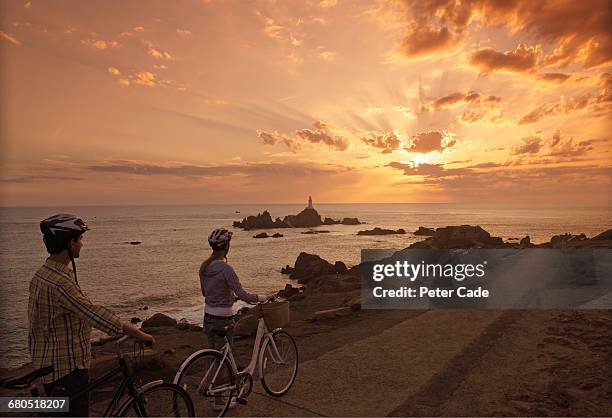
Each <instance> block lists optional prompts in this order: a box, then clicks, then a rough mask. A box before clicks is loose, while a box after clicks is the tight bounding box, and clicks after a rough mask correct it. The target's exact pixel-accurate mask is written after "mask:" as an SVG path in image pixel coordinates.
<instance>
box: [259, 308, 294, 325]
mask: <svg viewBox="0 0 612 418" xmlns="http://www.w3.org/2000/svg"><path fill="white" fill-rule="evenodd" d="M261 308H262V312H263V317H264V321H266V326H267V327H268V328H269V329H274V328H281V327H284V326H285V325H287V324H288V323H289V302H288V301H284V302H268V303H264V304H263V305H261Z"/></svg>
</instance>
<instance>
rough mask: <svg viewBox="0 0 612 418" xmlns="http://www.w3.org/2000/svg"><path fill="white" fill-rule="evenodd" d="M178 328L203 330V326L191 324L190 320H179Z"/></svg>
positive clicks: (182, 329)
mask: <svg viewBox="0 0 612 418" xmlns="http://www.w3.org/2000/svg"><path fill="white" fill-rule="evenodd" d="M176 329H179V330H181V331H202V327H201V326H199V325H195V324H190V323H189V322H187V321H185V322H179V323H178V324H176Z"/></svg>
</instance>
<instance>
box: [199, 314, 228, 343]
mask: <svg viewBox="0 0 612 418" xmlns="http://www.w3.org/2000/svg"><path fill="white" fill-rule="evenodd" d="M226 325H232V326H233V325H234V320H233V319H232V318H227V319H213V318H209V317H207V316H204V334H206V337H208V348H212V349H214V350H221V347H223V345H224V344H225V340H224V338H223V336H222V335H220V334H219V333H217V332H215V330H222V329H223V327H224V326H226ZM226 335H227V340H228V341H229V343H230V344H232V343H233V341H234V330H233V329H232V330H231V331H229V332H228V333H227V334H226Z"/></svg>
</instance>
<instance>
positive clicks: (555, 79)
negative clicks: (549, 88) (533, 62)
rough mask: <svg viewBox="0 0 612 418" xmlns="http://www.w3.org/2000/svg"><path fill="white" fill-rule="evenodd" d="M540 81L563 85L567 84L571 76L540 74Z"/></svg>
mask: <svg viewBox="0 0 612 418" xmlns="http://www.w3.org/2000/svg"><path fill="white" fill-rule="evenodd" d="M537 77H538V80H542V81H547V82H549V83H555V84H561V83H565V82H566V81H567V79H568V78H570V77H571V76H570V75H569V74H563V73H545V74H539V75H538V76H537Z"/></svg>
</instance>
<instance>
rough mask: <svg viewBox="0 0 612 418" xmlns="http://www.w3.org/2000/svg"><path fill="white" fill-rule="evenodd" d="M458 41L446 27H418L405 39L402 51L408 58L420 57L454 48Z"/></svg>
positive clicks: (401, 45) (402, 43)
mask: <svg viewBox="0 0 612 418" xmlns="http://www.w3.org/2000/svg"><path fill="white" fill-rule="evenodd" d="M457 40H458V39H457V37H456V36H454V35H453V34H452V33H451V32H450V31H449V30H448V29H447V28H446V27H441V28H436V27H433V26H418V27H416V28H415V29H414V30H412V31H411V32H410V33H408V35H406V36H405V37H404V39H403V40H402V42H401V44H400V50H401V52H402V53H403V54H404V55H405V56H407V57H419V56H424V55H429V54H431V53H433V52H437V51H440V50H443V49H446V48H448V47H450V46H453V45H455V44H456V43H457Z"/></svg>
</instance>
